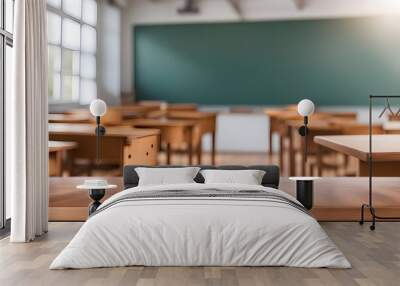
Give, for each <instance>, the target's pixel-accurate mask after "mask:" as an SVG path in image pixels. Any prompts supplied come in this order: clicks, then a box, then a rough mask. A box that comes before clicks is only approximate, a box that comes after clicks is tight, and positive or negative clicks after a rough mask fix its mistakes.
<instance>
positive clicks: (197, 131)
mask: <svg viewBox="0 0 400 286" xmlns="http://www.w3.org/2000/svg"><path fill="white" fill-rule="evenodd" d="M167 116H168V118H170V119H180V120H192V121H195V122H196V126H195V128H194V132H193V142H194V143H193V144H194V147H195V148H196V153H197V163H198V164H199V165H200V164H201V163H202V153H203V146H202V139H203V136H204V135H206V134H211V164H212V165H215V145H216V129H217V113H215V112H193V111H168V114H167Z"/></svg>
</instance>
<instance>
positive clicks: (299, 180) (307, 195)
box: [289, 177, 321, 210]
mask: <svg viewBox="0 0 400 286" xmlns="http://www.w3.org/2000/svg"><path fill="white" fill-rule="evenodd" d="M319 179H321V178H320V177H290V178H289V180H292V181H296V199H297V200H298V201H299V202H300V203H302V205H303V206H304V207H305V208H306V209H308V210H311V209H312V207H313V205H314V181H316V180H319Z"/></svg>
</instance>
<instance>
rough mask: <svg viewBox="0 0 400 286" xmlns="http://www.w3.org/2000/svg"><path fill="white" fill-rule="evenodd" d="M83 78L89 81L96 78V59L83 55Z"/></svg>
mask: <svg viewBox="0 0 400 286" xmlns="http://www.w3.org/2000/svg"><path fill="white" fill-rule="evenodd" d="M81 59H82V66H81V76H82V77H84V78H88V79H95V78H96V57H95V56H93V55H88V54H82V57H81Z"/></svg>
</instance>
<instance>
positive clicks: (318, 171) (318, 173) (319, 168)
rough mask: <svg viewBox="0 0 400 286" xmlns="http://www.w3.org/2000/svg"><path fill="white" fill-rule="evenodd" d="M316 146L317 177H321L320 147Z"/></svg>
mask: <svg viewBox="0 0 400 286" xmlns="http://www.w3.org/2000/svg"><path fill="white" fill-rule="evenodd" d="M316 145H317V176H318V177H321V176H322V146H321V145H319V144H316Z"/></svg>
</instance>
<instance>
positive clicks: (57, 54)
mask: <svg viewBox="0 0 400 286" xmlns="http://www.w3.org/2000/svg"><path fill="white" fill-rule="evenodd" d="M55 72H58V73H59V72H61V49H60V48H59V47H56V46H51V45H49V74H53V73H55Z"/></svg>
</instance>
